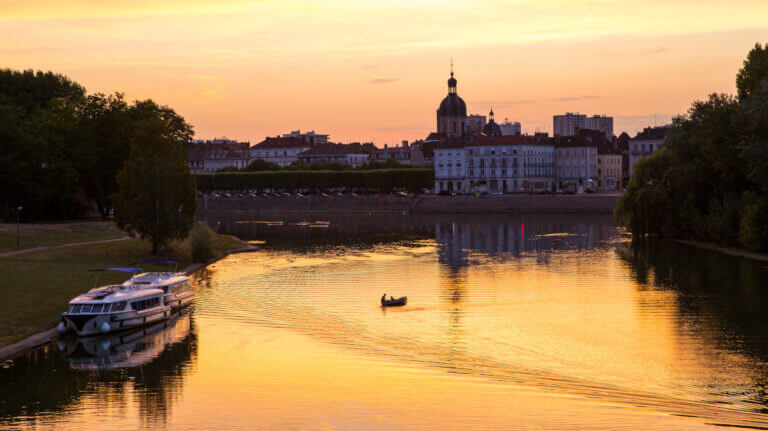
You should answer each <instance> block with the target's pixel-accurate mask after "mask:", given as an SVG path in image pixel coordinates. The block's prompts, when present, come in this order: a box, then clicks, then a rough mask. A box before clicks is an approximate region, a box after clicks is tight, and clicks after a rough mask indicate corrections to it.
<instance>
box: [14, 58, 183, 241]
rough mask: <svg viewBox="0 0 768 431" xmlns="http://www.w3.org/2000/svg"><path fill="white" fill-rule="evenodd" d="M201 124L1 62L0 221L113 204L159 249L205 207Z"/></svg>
mask: <svg viewBox="0 0 768 431" xmlns="http://www.w3.org/2000/svg"><path fill="white" fill-rule="evenodd" d="M192 136H193V132H192V126H190V125H189V124H188V123H187V122H186V121H185V120H184V119H183V118H182V117H181V116H179V115H178V114H176V112H174V111H173V110H172V109H171V108H168V107H166V106H158V105H157V104H156V103H154V102H153V101H151V100H146V101H136V102H133V103H128V102H126V101H125V98H124V97H123V95H122V94H120V93H115V94H112V95H104V94H91V95H87V94H86V92H85V89H84V88H83V87H82V86H81V85H79V84H77V83H75V82H73V81H71V80H70V79H69V78H67V77H65V76H62V75H57V74H53V73H51V72H48V73H43V72H37V73H35V72H33V71H31V70H27V71H23V72H18V71H13V70H9V69H5V70H0V145H2V151H0V220H2V219H9V218H10V219H14V218H15V216H16V208H17V207H18V206H21V207H23V214H24V219H25V220H27V221H29V220H52V219H58V220H66V219H73V218H80V217H82V216H84V215H85V214H86V213H87V212H89V211H90V210H92V209H98V211H99V213H100V214H101V217H102V218H103V219H107V218H109V215H110V213H111V212H112V209H114V212H115V221H116V222H117V224H118V226H119V227H121V228H122V229H125V230H126V231H127V232H128V233H130V234H131V235H138V236H141V237H142V238H143V239H146V240H149V241H151V242H152V251H153V253H154V254H157V253H158V252H159V250H160V248H161V247H163V246H164V245H166V244H167V243H168V241H170V240H172V239H181V238H184V237H186V236H187V234H188V232H189V230H190V229H191V227H192V220H193V217H194V214H195V211H196V209H197V200H196V198H195V183H194V178H193V177H192V175H191V174H190V173H189V169H188V168H187V166H186V155H185V151H184V147H185V146H186V145H189V144H190V143H191V141H192Z"/></svg>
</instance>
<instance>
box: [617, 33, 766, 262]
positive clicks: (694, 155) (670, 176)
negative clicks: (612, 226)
mask: <svg viewBox="0 0 768 431" xmlns="http://www.w3.org/2000/svg"><path fill="white" fill-rule="evenodd" d="M736 87H737V90H738V94H737V96H736V97H733V96H729V95H725V94H713V95H711V96H710V97H709V99H708V100H706V101H697V102H695V103H693V106H692V107H691V109H690V110H689V111H688V114H687V115H684V116H680V117H677V118H675V119H674V120H673V124H672V128H671V130H670V131H669V133H668V135H667V138H666V142H665V144H664V147H663V148H662V149H661V150H660V151H658V152H656V153H654V154H653V155H652V156H651V157H649V158H648V159H646V160H643V161H640V162H638V163H637V164H636V165H635V167H634V173H633V175H632V178H631V179H630V183H629V186H628V187H627V191H626V193H624V195H623V196H622V197H621V198H620V199H619V202H618V205H617V208H616V211H615V215H616V217H617V219H618V220H619V221H620V222H621V223H623V224H625V225H626V226H628V227H629V228H630V230H631V231H632V233H633V234H634V235H646V234H657V235H660V236H663V237H667V238H680V239H697V240H705V241H713V242H717V243H721V244H726V245H736V246H743V247H746V248H748V249H751V250H760V251H767V250H768V45H766V46H765V47H761V46H760V45H759V44H757V45H756V46H755V47H754V49H752V50H751V51H750V53H749V55H748V56H747V59H746V60H745V61H744V67H743V68H742V69H741V70H740V71H739V73H738V75H737V77H736Z"/></svg>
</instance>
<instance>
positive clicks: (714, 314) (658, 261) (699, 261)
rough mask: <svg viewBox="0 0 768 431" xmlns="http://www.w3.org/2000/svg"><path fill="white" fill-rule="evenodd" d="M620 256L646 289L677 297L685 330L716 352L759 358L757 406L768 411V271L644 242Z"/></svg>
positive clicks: (702, 251)
mask: <svg viewBox="0 0 768 431" xmlns="http://www.w3.org/2000/svg"><path fill="white" fill-rule="evenodd" d="M617 254H618V256H619V258H620V259H621V260H623V261H624V262H625V263H626V264H627V266H628V268H629V270H630V272H631V274H632V276H633V277H634V278H635V279H636V280H637V282H638V283H639V284H640V285H641V286H647V287H649V288H654V289H664V290H672V291H676V292H677V293H678V300H677V302H678V304H679V313H680V315H681V319H680V324H681V325H693V327H695V328H696V330H697V332H699V333H701V334H706V336H707V338H709V339H711V340H713V342H714V343H715V347H717V348H720V349H724V350H729V351H733V352H737V353H742V354H746V355H749V356H751V357H752V358H755V359H756V360H757V362H756V363H755V365H754V375H755V381H756V384H755V388H754V389H755V395H754V397H755V398H756V402H758V403H760V404H762V405H768V392H766V387H768V367H767V366H766V363H768V343H766V342H765V341H766V337H768V313H766V310H768V289H767V287H768V271H766V270H765V269H764V268H763V265H764V264H763V263H761V262H759V261H755V260H752V259H746V258H740V257H736V256H730V255H726V254H723V253H720V252H716V251H711V250H706V249H702V248H699V247H693V246H688V245H683V244H680V243H676V242H672V241H660V240H655V239H650V240H647V239H640V240H636V241H633V242H631V243H626V244H622V245H621V246H619V247H618V248H617Z"/></svg>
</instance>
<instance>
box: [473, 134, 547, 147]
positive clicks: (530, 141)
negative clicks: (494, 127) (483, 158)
mask: <svg viewBox="0 0 768 431" xmlns="http://www.w3.org/2000/svg"><path fill="white" fill-rule="evenodd" d="M469 145H470V146H473V147H477V146H481V145H549V146H551V145H552V144H551V143H549V142H547V141H542V140H540V139H536V137H535V136H530V135H499V136H488V135H486V134H483V133H481V134H479V135H477V136H476V137H475V139H473V140H472V142H470V144H469Z"/></svg>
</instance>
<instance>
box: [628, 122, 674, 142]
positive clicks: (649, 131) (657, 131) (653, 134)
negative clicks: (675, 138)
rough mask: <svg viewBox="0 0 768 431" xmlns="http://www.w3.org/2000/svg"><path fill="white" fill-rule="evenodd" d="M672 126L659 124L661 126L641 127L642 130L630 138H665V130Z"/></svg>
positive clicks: (638, 139) (637, 139) (642, 139)
mask: <svg viewBox="0 0 768 431" xmlns="http://www.w3.org/2000/svg"><path fill="white" fill-rule="evenodd" d="M671 128H672V126H670V125H667V126H661V127H646V128H645V129H643V131H642V132H640V133H638V134H637V135H636V136H635V137H634V138H632V140H633V141H653V140H662V139H664V138H666V136H667V132H668V131H669V129H671Z"/></svg>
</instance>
